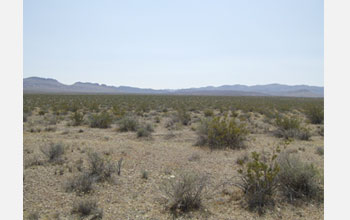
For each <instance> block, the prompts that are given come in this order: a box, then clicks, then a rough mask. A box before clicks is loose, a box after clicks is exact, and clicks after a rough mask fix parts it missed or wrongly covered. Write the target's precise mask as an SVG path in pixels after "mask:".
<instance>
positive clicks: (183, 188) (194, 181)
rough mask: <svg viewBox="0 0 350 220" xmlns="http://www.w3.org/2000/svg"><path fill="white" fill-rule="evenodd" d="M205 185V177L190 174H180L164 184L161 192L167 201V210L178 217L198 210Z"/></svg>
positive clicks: (206, 180)
mask: <svg viewBox="0 0 350 220" xmlns="http://www.w3.org/2000/svg"><path fill="white" fill-rule="evenodd" d="M207 184H208V177H207V176H202V175H199V174H194V173H190V172H187V173H182V174H180V175H179V176H178V177H177V178H174V179H170V180H168V181H167V182H165V183H164V185H163V188H162V191H163V193H164V194H165V196H166V197H167V199H168V203H169V204H168V205H169V206H168V208H169V210H170V211H171V212H172V213H173V214H174V215H178V214H180V213H185V212H189V211H193V210H197V209H199V208H200V207H201V205H202V197H203V192H204V190H205V187H206V186H207Z"/></svg>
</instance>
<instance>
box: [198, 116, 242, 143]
mask: <svg viewBox="0 0 350 220" xmlns="http://www.w3.org/2000/svg"><path fill="white" fill-rule="evenodd" d="M197 134H198V140H197V145H209V147H210V148H212V149H214V148H225V147H229V148H232V149H237V148H242V147H244V144H243V142H244V140H245V139H246V136H247V134H248V130H247V129H246V128H245V126H244V125H243V124H237V123H236V122H235V120H234V119H228V118H226V117H224V118H220V117H214V118H212V119H209V120H202V122H201V125H200V126H199V128H198V131H197Z"/></svg>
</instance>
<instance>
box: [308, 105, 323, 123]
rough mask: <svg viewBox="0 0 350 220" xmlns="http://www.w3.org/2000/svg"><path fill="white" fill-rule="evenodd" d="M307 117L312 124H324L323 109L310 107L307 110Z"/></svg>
mask: <svg viewBox="0 0 350 220" xmlns="http://www.w3.org/2000/svg"><path fill="white" fill-rule="evenodd" d="M306 116H307V117H308V119H309V120H310V122H311V123H312V124H322V123H323V118H324V113H323V108H322V107H318V106H310V107H308V108H307V109H306Z"/></svg>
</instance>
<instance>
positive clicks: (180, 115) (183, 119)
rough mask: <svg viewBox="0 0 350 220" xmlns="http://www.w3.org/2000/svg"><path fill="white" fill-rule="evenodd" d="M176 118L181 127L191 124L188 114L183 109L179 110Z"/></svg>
mask: <svg viewBox="0 0 350 220" xmlns="http://www.w3.org/2000/svg"><path fill="white" fill-rule="evenodd" d="M177 117H178V119H179V121H180V122H181V124H182V125H189V124H190V122H191V115H190V113H188V112H186V110H185V109H179V110H178V111H177Z"/></svg>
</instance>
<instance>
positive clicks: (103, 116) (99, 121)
mask: <svg viewBox="0 0 350 220" xmlns="http://www.w3.org/2000/svg"><path fill="white" fill-rule="evenodd" d="M89 123H90V127H91V128H109V127H110V126H111V124H112V116H111V115H110V114H109V113H108V112H105V111H104V112H101V113H99V114H98V113H96V114H91V115H90V120H89Z"/></svg>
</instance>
